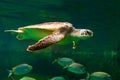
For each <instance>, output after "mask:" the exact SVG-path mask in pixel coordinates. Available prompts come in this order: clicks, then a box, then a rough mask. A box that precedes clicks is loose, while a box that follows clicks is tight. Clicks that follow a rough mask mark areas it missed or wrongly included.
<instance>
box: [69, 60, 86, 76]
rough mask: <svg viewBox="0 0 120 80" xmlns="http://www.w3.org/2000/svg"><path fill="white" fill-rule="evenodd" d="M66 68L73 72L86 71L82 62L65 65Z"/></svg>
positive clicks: (80, 72)
mask: <svg viewBox="0 0 120 80" xmlns="http://www.w3.org/2000/svg"><path fill="white" fill-rule="evenodd" d="M67 70H68V71H70V72H73V73H75V74H85V73H87V71H86V70H85V67H84V66H83V65H82V64H79V63H75V62H74V63H72V64H70V65H69V66H68V67H67Z"/></svg>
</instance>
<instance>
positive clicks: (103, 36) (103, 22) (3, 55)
mask: <svg viewBox="0 0 120 80" xmlns="http://www.w3.org/2000/svg"><path fill="white" fill-rule="evenodd" d="M119 4H120V1H119V0H20V1H18V0H0V37H1V38H0V78H1V80H10V79H9V78H8V72H7V70H9V69H11V68H12V67H13V66H15V65H18V64H21V63H28V64H30V65H32V66H33V70H32V71H31V72H30V73H29V74H26V75H28V76H33V77H35V78H36V79H37V80H47V79H48V78H51V77H54V76H59V75H60V76H61V75H62V76H64V77H66V79H68V80H73V79H75V80H78V78H79V79H80V78H81V76H80V75H75V74H73V73H70V72H68V71H67V70H63V69H62V68H61V67H60V66H59V65H57V64H51V63H52V61H53V60H54V59H56V58H58V57H70V58H72V59H74V60H75V61H76V62H79V63H81V64H83V65H85V66H86V68H87V70H88V72H89V73H92V72H95V71H104V72H107V73H109V74H110V75H111V76H112V80H118V79H119V76H120V5H119ZM49 21H66V22H71V23H72V24H73V25H74V26H75V27H76V28H87V29H91V30H92V31H93V32H94V37H93V38H91V39H89V40H85V41H80V42H79V45H78V46H77V49H76V50H72V48H71V47H72V44H70V45H66V46H60V45H53V46H52V47H50V48H48V49H45V50H43V51H41V52H39V53H30V52H27V51H26V48H27V46H28V45H30V44H33V43H34V42H35V41H32V40H24V41H19V40H17V39H16V38H15V35H11V34H9V33H5V32H4V30H6V29H17V28H18V27H21V26H27V25H32V24H38V23H42V22H49ZM13 77H15V78H16V79H15V80H18V79H19V78H21V77H22V76H15V75H14V76H13Z"/></svg>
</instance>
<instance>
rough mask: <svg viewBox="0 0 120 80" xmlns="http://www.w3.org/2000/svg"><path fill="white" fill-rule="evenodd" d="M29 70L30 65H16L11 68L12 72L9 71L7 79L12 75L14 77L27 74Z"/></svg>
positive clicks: (30, 68)
mask: <svg viewBox="0 0 120 80" xmlns="http://www.w3.org/2000/svg"><path fill="white" fill-rule="evenodd" d="M31 70H32V66H31V65H29V64H20V65H17V66H15V67H13V68H12V70H9V72H10V73H9V75H8V77H10V76H11V75H12V74H15V75H23V74H27V73H28V72H30V71H31Z"/></svg>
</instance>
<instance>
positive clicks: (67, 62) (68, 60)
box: [53, 57, 74, 68]
mask: <svg viewBox="0 0 120 80" xmlns="http://www.w3.org/2000/svg"><path fill="white" fill-rule="evenodd" d="M54 62H57V63H58V64H59V65H61V66H62V67H64V68H67V67H68V66H69V65H70V64H72V63H73V62H74V61H73V60H72V59H71V58H66V57H63V58H58V59H55V60H54V61H53V63H54Z"/></svg>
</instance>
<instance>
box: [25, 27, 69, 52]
mask: <svg viewBox="0 0 120 80" xmlns="http://www.w3.org/2000/svg"><path fill="white" fill-rule="evenodd" d="M67 32H68V31H67V30H63V29H60V30H57V31H55V32H54V33H53V34H51V35H48V36H46V37H45V38H43V39H41V40H39V41H38V42H37V43H35V44H33V45H30V46H28V48H27V51H36V50H40V49H43V48H46V47H48V46H50V45H52V44H55V43H57V42H59V41H61V40H62V39H63V38H64V37H65V34H66V33H67Z"/></svg>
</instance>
